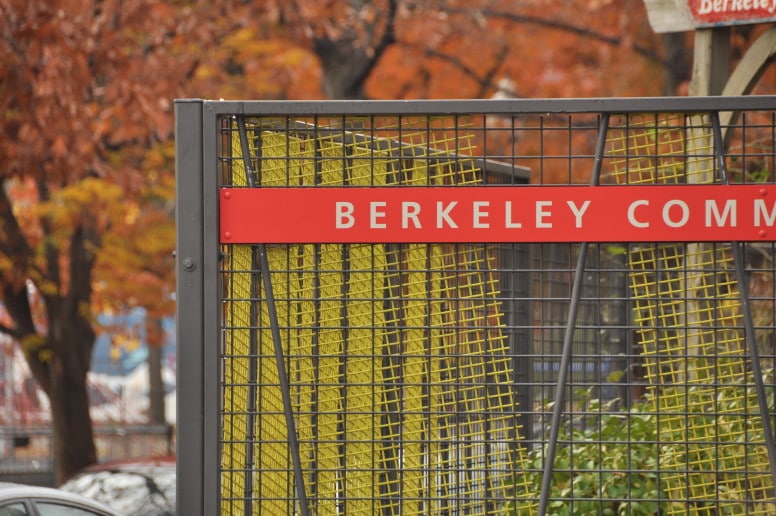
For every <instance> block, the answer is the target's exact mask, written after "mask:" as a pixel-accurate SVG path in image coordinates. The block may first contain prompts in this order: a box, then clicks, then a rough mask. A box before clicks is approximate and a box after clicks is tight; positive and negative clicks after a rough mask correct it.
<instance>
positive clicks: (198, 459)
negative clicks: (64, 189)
mask: <svg viewBox="0 0 776 516" xmlns="http://www.w3.org/2000/svg"><path fill="white" fill-rule="evenodd" d="M175 156H176V159H175V180H176V196H177V202H176V213H175V222H176V224H177V226H178V228H177V239H176V244H175V245H176V283H177V285H176V291H177V300H176V301H177V318H176V320H177V328H176V331H177V339H176V340H177V357H178V378H177V388H178V392H180V393H186V395H185V396H178V398H177V427H178V429H183V430H184V431H182V432H181V431H178V435H177V438H176V446H177V468H178V473H177V490H178V493H181V494H182V493H186V496H178V497H177V504H178V514H192V515H198V514H201V515H204V514H205V509H204V502H203V496H204V493H205V486H204V478H205V476H204V450H205V442H204V434H203V419H202V414H203V411H204V405H203V385H204V382H203V376H204V371H203V362H202V358H203V354H204V332H203V326H202V325H203V321H204V304H203V302H204V290H203V275H202V270H203V269H202V263H203V257H204V242H203V240H202V229H201V228H202V220H203V197H202V189H203V184H202V169H203V160H202V102H200V101H190V100H180V101H176V102H175ZM184 314H186V316H185V317H183V315H184ZM192 314H198V315H199V317H196V318H193V317H191V315H192ZM183 320H185V321H187V323H186V324H181V321H183ZM194 320H197V321H199V324H191V323H192V322H193V321H194Z"/></svg>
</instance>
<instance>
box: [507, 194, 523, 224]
mask: <svg viewBox="0 0 776 516" xmlns="http://www.w3.org/2000/svg"><path fill="white" fill-rule="evenodd" d="M505 207H506V210H505V215H506V220H504V227H505V228H508V229H520V228H521V227H523V224H522V222H515V221H513V220H512V201H507V202H506V203H505Z"/></svg>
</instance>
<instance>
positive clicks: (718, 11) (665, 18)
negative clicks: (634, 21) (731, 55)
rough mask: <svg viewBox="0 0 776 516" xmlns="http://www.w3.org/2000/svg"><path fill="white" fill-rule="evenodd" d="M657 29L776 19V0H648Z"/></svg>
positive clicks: (682, 29) (649, 9)
mask: <svg viewBox="0 0 776 516" xmlns="http://www.w3.org/2000/svg"><path fill="white" fill-rule="evenodd" d="M644 5H645V6H646V8H647V16H648V17H649V23H650V25H652V29H653V30H654V31H655V32H682V31H688V30H695V29H699V28H709V27H715V26H723V25H738V24H752V23H768V22H772V21H776V0H644Z"/></svg>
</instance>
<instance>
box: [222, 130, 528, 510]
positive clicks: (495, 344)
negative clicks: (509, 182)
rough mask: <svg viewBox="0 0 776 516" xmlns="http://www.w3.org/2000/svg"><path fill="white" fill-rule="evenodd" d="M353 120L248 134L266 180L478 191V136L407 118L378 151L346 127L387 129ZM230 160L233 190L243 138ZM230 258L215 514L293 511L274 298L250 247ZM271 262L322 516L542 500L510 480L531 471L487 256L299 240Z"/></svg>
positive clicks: (310, 492) (469, 250)
mask: <svg viewBox="0 0 776 516" xmlns="http://www.w3.org/2000/svg"><path fill="white" fill-rule="evenodd" d="M349 122H350V123H351V124H352V127H350V128H349V129H348V130H345V128H343V127H341V126H338V125H336V124H331V125H325V124H320V123H318V124H304V123H294V124H292V125H293V129H294V130H293V131H291V130H289V129H290V127H289V126H288V125H287V124H281V125H280V127H278V124H276V123H274V121H272V120H269V121H265V120H256V121H254V122H253V123H249V124H248V136H249V149H250V152H251V155H252V156H253V157H254V158H255V159H254V160H253V165H254V166H255V168H256V170H257V176H256V178H255V180H256V184H257V185H260V186H262V187H266V186H285V185H291V186H298V185H308V186H311V185H320V186H327V185H337V186H347V185H350V186H369V185H374V186H382V185H391V184H402V185H450V184H474V183H477V182H479V181H480V176H481V173H480V171H479V170H478V169H477V168H476V166H475V163H474V161H473V160H471V159H467V158H465V157H461V156H465V155H467V154H470V153H468V152H467V151H470V150H471V146H472V141H471V138H470V137H468V136H466V135H465V134H463V133H459V132H457V131H448V130H445V129H444V126H445V119H443V118H440V119H439V120H432V121H431V123H430V127H429V124H428V121H427V120H425V119H424V120H423V122H424V124H423V126H422V127H418V128H417V129H413V127H414V125H413V124H414V122H413V121H412V120H405V119H401V120H400V121H399V122H400V123H398V124H397V123H394V124H383V125H381V126H380V127H379V130H375V129H374V128H372V131H371V132H370V134H376V135H377V136H376V137H369V138H367V137H365V136H363V135H362V134H360V133H359V132H358V131H356V130H351V129H354V128H358V127H359V126H363V125H369V124H374V123H377V122H375V121H374V120H372V119H364V120H350V121H349ZM416 125H417V124H416ZM231 148H232V155H233V157H234V160H233V161H232V162H231V166H230V173H231V175H232V182H233V184H234V185H235V186H244V185H246V184H247V183H246V181H245V179H244V178H245V168H244V166H243V163H242V160H241V157H242V150H241V147H240V140H239V135H238V134H237V133H236V132H235V133H234V134H233V137H232V143H231ZM452 156H454V157H452ZM241 178H243V179H241ZM257 223H271V221H257ZM224 252H225V254H226V255H227V260H226V265H225V273H226V274H225V278H226V281H225V286H226V299H227V302H226V306H225V313H226V324H227V328H226V331H225V332H224V333H225V336H224V338H225V342H224V357H223V366H224V373H223V374H224V385H223V403H224V417H223V442H222V454H221V457H222V458H221V467H222V470H223V471H222V478H221V481H222V487H221V496H222V511H223V513H225V514H236V513H243V512H244V508H245V507H246V504H250V505H251V507H252V509H253V511H254V512H255V513H256V514H272V515H275V514H278V515H279V514H294V513H295V512H296V511H297V509H298V506H297V504H298V499H297V496H296V492H295V488H296V486H297V479H295V478H294V475H293V462H292V459H293V458H292V456H291V455H290V452H289V447H288V437H289V436H288V432H287V430H286V425H285V419H284V412H283V411H284V407H283V402H282V396H281V394H282V393H281V391H280V386H279V381H278V373H277V371H278V367H277V363H276V362H275V356H274V351H273V341H272V335H271V324H270V318H269V315H270V314H268V313H267V310H266V303H264V302H261V300H262V299H264V296H265V295H266V293H265V292H263V288H261V287H260V283H261V282H260V279H261V278H260V274H259V272H257V271H256V270H255V268H256V266H255V264H253V263H252V257H253V253H254V249H253V247H252V246H247V245H232V246H225V247H224ZM267 254H268V261H269V267H270V270H271V271H272V273H271V279H272V285H273V294H274V296H275V299H276V309H277V317H278V325H279V327H280V329H281V340H282V343H283V346H284V349H285V350H286V353H287V355H286V357H285V360H286V364H285V366H286V368H287V371H288V375H289V381H290V384H291V386H290V391H291V397H292V404H293V407H292V409H293V414H294V420H295V424H296V430H297V439H298V441H299V450H300V457H301V462H302V469H303V471H304V473H303V475H304V478H303V481H304V488H305V494H306V496H307V499H308V502H309V505H310V510H311V512H312V513H313V514H321V515H329V514H348V515H351V514H352V515H358V514H364V515H372V514H403V515H412V514H448V513H450V511H451V510H453V509H454V510H455V511H459V512H458V513H461V514H463V513H465V514H492V513H493V512H494V511H495V510H496V509H495V508H496V507H497V506H498V503H499V502H498V501H499V500H501V499H503V498H504V497H506V496H510V497H512V498H514V497H516V496H517V497H520V496H521V495H522V496H528V493H530V492H532V488H531V487H530V486H526V485H521V486H515V485H513V482H514V478H515V472H516V471H520V470H522V469H523V468H524V466H525V460H526V459H525V458H524V450H523V449H522V447H521V446H520V445H519V441H518V440H519V434H518V431H519V427H518V422H517V421H516V417H515V411H516V408H517V407H516V403H515V401H514V392H513V373H512V364H511V357H510V350H509V344H508V341H507V338H506V335H505V333H504V332H503V324H502V317H503V316H502V314H501V307H500V306H499V303H498V302H497V299H496V296H497V294H498V292H497V285H496V281H495V279H494V276H493V274H492V273H491V272H490V271H491V270H492V269H493V267H494V265H493V263H492V257H491V254H490V252H489V250H488V249H487V248H486V247H485V246H482V245H452V244H450V245H442V244H434V245H427V244H410V245H385V244H374V245H372V244H358V245H355V244H353V245H342V244H322V245H305V244H298V245H288V246H268V247H267ZM257 307H259V309H257ZM251 339H255V340H256V341H257V342H256V343H255V344H254V346H255V347H256V351H255V354H254V355H253V356H252V355H251V354H250V349H251ZM251 368H254V369H255V373H254V374H253V378H254V380H253V383H252V381H251V380H250V379H251V371H252V369H251ZM254 383H255V385H254ZM252 389H254V390H255V394H254V396H255V398H253V399H255V400H256V401H255V404H254V405H253V406H251V405H250V404H249V399H251V390H252ZM246 450H252V452H251V453H248V452H247V451H246ZM249 456H252V457H253V463H252V464H251V463H249V461H248V459H249ZM249 478H252V483H251V482H250V481H249V480H248V479H249ZM521 478H522V477H521ZM248 484H250V485H248Z"/></svg>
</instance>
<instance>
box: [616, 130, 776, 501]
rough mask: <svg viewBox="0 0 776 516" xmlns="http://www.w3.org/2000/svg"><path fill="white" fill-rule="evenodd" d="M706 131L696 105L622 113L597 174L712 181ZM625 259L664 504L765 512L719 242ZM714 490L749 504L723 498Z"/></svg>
mask: <svg viewBox="0 0 776 516" xmlns="http://www.w3.org/2000/svg"><path fill="white" fill-rule="evenodd" d="M711 141H712V138H711V128H710V127H709V124H708V121H707V120H704V119H703V118H702V117H699V116H689V117H687V116H684V115H682V116H673V115H667V116H666V115H636V116H631V117H628V118H627V119H625V120H621V121H619V123H618V124H616V125H615V127H614V128H613V129H612V130H611V131H610V133H609V139H608V149H609V152H610V154H611V156H612V159H611V162H610V166H611V170H610V173H609V174H608V176H609V177H611V178H613V179H614V181H615V182H617V183H620V184H626V183H627V184H645V185H649V184H659V183H665V184H674V183H683V182H692V183H708V182H712V181H713V180H714V169H713V164H714V159H713V148H712V146H711ZM628 265H629V271H630V272H629V277H630V288H631V293H632V296H633V299H634V322H635V323H636V324H637V325H638V327H639V330H638V334H639V342H640V344H641V348H642V357H643V360H644V369H645V372H646V374H645V376H646V379H647V380H648V382H649V384H650V392H651V398H650V399H652V400H653V402H654V410H656V411H657V413H658V414H659V415H660V416H659V417H660V425H659V429H658V432H659V440H660V443H661V444H660V450H659V464H660V470H661V473H660V478H661V481H662V482H663V484H664V492H665V496H666V497H667V498H668V499H669V500H674V502H671V503H669V504H668V511H667V514H707V513H708V512H707V511H709V510H710V508H711V507H713V509H711V510H713V512H714V513H717V514H772V511H773V510H774V509H773V507H774V506H773V493H772V488H773V486H772V482H771V479H770V474H769V473H768V469H769V465H768V457H767V451H766V449H765V443H764V436H763V431H762V428H761V422H760V421H759V419H758V418H756V417H753V415H754V413H755V412H756V406H757V400H756V398H754V396H753V394H752V393H751V392H748V390H747V387H745V386H744V385H743V384H742V381H745V382H746V383H749V384H751V383H752V379H751V372H750V371H749V370H748V368H747V363H746V362H747V358H746V356H747V355H746V348H745V346H746V342H745V340H744V333H743V329H742V320H741V306H740V301H739V291H738V287H737V284H736V281H735V278H734V274H733V271H732V268H733V264H732V258H731V253H730V251H729V249H728V248H727V247H726V246H720V245H716V246H715V245H711V244H694V243H689V244H682V245H678V244H649V245H643V244H642V245H632V246H631V247H630V250H629V252H628ZM723 391H724V396H723ZM742 407H749V411H748V413H744V414H742V413H741V410H742ZM733 487H735V488H736V489H731V488H733ZM725 492H738V493H740V492H746V493H748V495H749V497H750V502H751V501H754V500H756V501H760V502H761V503H757V504H755V503H747V501H743V500H725V499H724V493H725ZM721 493H722V494H721ZM715 501H716V502H715Z"/></svg>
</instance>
